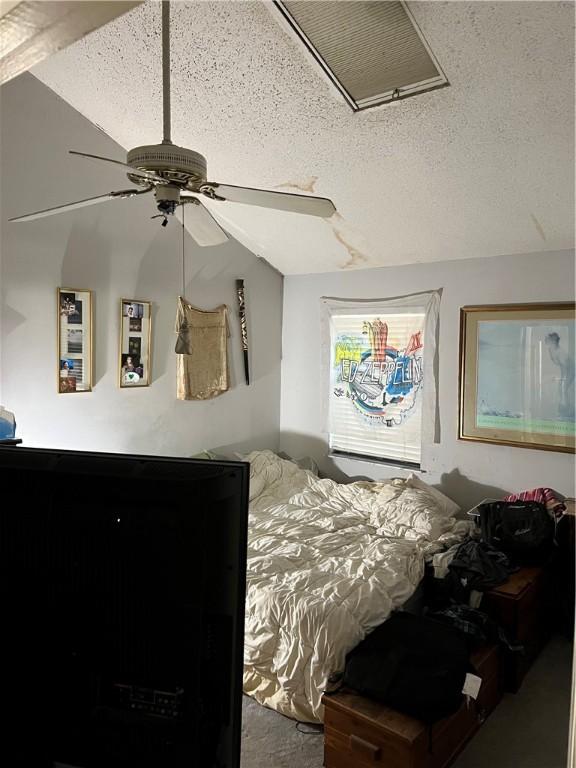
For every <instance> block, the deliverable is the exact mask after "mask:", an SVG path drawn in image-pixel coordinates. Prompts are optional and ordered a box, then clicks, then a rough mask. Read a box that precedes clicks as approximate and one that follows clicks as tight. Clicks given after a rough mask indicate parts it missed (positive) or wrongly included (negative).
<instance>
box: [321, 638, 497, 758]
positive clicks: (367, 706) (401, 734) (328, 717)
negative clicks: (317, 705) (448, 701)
mask: <svg viewBox="0 0 576 768" xmlns="http://www.w3.org/2000/svg"><path fill="white" fill-rule="evenodd" d="M499 661H500V654H499V651H498V648H497V647H496V646H487V647H485V648H483V649H481V650H480V651H478V652H477V653H475V654H473V656H472V659H471V662H472V666H473V667H474V669H475V670H476V671H477V673H478V675H479V676H480V677H481V678H482V685H481V687H480V692H479V695H478V700H477V701H476V702H474V701H472V702H470V705H469V706H468V705H467V704H466V702H464V703H463V705H462V706H461V707H460V709H459V710H458V712H456V713H454V714H453V715H451V716H450V717H447V718H445V719H444V720H440V721H438V722H437V723H434V725H432V726H428V725H426V724H425V723H422V722H420V721H419V720H416V719H414V718H412V717H409V716H408V715H403V714H402V713H400V712H396V711H395V710H393V709H390V708H388V707H386V706H384V705H383V704H380V703H378V702H376V701H371V700H369V699H364V698H363V697H362V696H358V695H356V694H354V693H351V692H341V693H337V694H335V695H334V696H325V697H324V698H323V703H324V761H325V762H324V764H325V766H326V768H370V767H372V768H378V767H380V768H443V767H444V766H445V765H447V764H448V763H449V762H450V761H451V760H452V759H453V758H454V757H455V756H456V755H457V754H458V753H459V752H460V751H461V750H462V748H463V746H464V745H465V744H466V742H467V741H468V740H469V739H470V738H471V736H472V735H473V734H474V733H475V732H476V730H477V729H478V728H479V727H480V725H481V724H482V722H483V721H484V719H485V718H486V717H487V715H488V714H489V712H491V711H492V709H493V708H494V707H495V706H496V704H497V703H498V701H499V699H500V695H501V694H500V664H499Z"/></svg>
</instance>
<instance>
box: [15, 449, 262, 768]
mask: <svg viewBox="0 0 576 768" xmlns="http://www.w3.org/2000/svg"><path fill="white" fill-rule="evenodd" d="M248 482H249V471H248V465H247V464H245V463H243V462H218V461H203V460H194V459H179V458H161V457H154V456H136V455H120V454H105V453H87V452H76V451H61V450H44V449H34V448H23V447H4V446H3V447H0V593H1V605H0V623H1V629H0V645H1V648H0V701H1V708H2V721H1V726H2V739H1V741H2V744H1V746H0V749H1V750H2V754H3V755H4V756H5V757H6V759H7V762H6V765H8V764H9V765H10V766H26V768H56V767H57V766H74V767H76V766H78V768H120V767H122V768H152V766H154V768H195V767H196V766H198V768H238V766H239V764H240V729H241V699H242V652H243V633H244V599H245V586H246V538H247V517H248Z"/></svg>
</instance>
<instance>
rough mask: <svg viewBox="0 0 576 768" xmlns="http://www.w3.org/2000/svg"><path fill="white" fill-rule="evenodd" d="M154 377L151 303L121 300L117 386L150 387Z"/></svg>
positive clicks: (129, 387)
mask: <svg viewBox="0 0 576 768" xmlns="http://www.w3.org/2000/svg"><path fill="white" fill-rule="evenodd" d="M151 374H152V302H150V301H143V300H142V299H120V342H119V356H118V385H119V386H120V387H121V388H122V389H138V388H140V387H148V386H150V381H151Z"/></svg>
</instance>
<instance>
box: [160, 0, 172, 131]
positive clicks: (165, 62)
mask: <svg viewBox="0 0 576 768" xmlns="http://www.w3.org/2000/svg"><path fill="white" fill-rule="evenodd" d="M162 106H163V110H164V138H163V140H162V143H163V144H172V139H171V137H170V0H162Z"/></svg>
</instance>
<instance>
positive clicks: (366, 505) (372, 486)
mask: <svg viewBox="0 0 576 768" xmlns="http://www.w3.org/2000/svg"><path fill="white" fill-rule="evenodd" d="M247 459H248V461H250V464H251V469H250V521H249V542H248V573H247V595H246V631H245V651H244V691H245V692H246V693H247V694H250V695H251V696H253V697H254V698H255V699H256V700H257V701H259V702H260V703H262V704H265V705H266V706H268V707H271V708H273V709H276V710H278V711H279V712H281V713H283V714H285V715H288V716H289V717H293V718H296V719H298V720H304V721H310V722H318V721H321V720H322V716H323V713H322V707H321V704H320V699H321V696H322V692H323V691H324V689H325V688H326V685H327V682H328V678H329V676H330V675H331V674H333V673H335V672H337V671H341V670H343V667H344V660H345V657H346V654H347V653H348V651H350V650H351V649H352V648H354V646H356V645H357V644H358V643H359V642H360V641H361V640H362V639H363V638H364V637H365V635H366V634H367V633H368V632H370V631H371V630H372V629H374V628H375V627H376V626H378V625H379V624H381V623H382V622H383V621H384V620H385V619H386V618H387V617H388V615H389V614H390V612H391V611H392V610H393V609H394V608H397V607H399V606H400V605H402V604H403V603H404V602H405V601H406V600H407V599H408V598H409V597H410V595H411V594H412V593H413V592H414V590H415V589H416V586H417V585H418V582H419V581H420V579H421V577H422V575H423V570H424V554H425V553H430V552H432V551H438V550H439V549H440V548H442V546H443V543H445V544H452V543H454V541H456V540H458V539H460V538H462V537H463V536H464V535H465V533H466V532H467V531H468V524H466V523H462V522H457V521H456V520H455V518H454V517H450V516H449V515H447V514H446V512H445V511H441V510H439V509H438V508H437V506H436V505H435V504H434V503H433V500H431V498H430V497H427V496H426V494H425V493H424V492H422V491H420V492H416V491H415V490H414V489H411V488H409V487H407V486H406V482H405V481H402V480H393V481H390V482H386V483H368V482H356V483H350V484H347V485H343V484H339V483H335V482H333V481H332V480H320V479H318V478H317V477H316V476H315V475H314V474H313V473H311V472H308V471H306V470H302V469H299V468H298V466H297V465H296V464H294V463H292V462H290V461H285V460H283V459H280V458H279V457H278V456H276V455H275V454H274V453H272V452H271V451H262V452H255V453H252V454H250V455H249V456H248V457H247ZM422 494H423V495H422ZM438 542H440V543H438Z"/></svg>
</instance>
